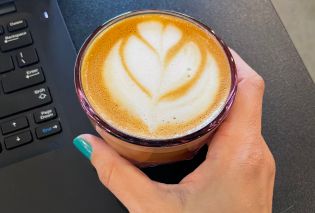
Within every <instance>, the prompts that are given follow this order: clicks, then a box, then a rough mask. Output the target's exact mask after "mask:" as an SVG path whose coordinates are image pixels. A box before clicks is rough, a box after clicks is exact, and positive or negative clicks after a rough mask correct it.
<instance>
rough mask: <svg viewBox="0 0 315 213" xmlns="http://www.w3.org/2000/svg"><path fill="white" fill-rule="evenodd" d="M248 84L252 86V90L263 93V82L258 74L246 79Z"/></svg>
mask: <svg viewBox="0 0 315 213" xmlns="http://www.w3.org/2000/svg"><path fill="white" fill-rule="evenodd" d="M248 83H249V84H250V85H251V86H253V87H254V88H256V89H259V90H261V91H263V90H264V89H265V81H264V79H263V78H262V77H261V76H260V75H258V74H255V75H253V76H252V77H250V78H249V79H248Z"/></svg>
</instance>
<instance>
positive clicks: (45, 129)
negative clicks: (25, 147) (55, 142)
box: [35, 121, 61, 139]
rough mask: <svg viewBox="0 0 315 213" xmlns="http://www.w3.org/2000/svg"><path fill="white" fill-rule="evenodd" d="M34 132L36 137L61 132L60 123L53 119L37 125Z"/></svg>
mask: <svg viewBox="0 0 315 213" xmlns="http://www.w3.org/2000/svg"><path fill="white" fill-rule="evenodd" d="M35 132H36V136H37V138H38V139H42V138H46V137H48V136H51V135H55V134H57V133H59V132H61V125H60V123H59V121H53V122H50V123H48V124H44V125H42V126H40V127H37V128H36V130H35Z"/></svg>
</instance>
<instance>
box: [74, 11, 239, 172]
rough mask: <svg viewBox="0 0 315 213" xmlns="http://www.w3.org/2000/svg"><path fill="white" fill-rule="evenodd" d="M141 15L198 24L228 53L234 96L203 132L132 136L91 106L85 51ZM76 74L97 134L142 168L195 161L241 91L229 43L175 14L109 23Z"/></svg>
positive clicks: (78, 63)
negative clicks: (115, 26)
mask: <svg viewBox="0 0 315 213" xmlns="http://www.w3.org/2000/svg"><path fill="white" fill-rule="evenodd" d="M139 14H166V15H171V16H175V17H179V18H182V19H185V20H188V21H189V22H191V23H194V24H196V25H197V26H198V27H200V28H202V29H204V30H206V31H208V32H209V33H210V34H212V35H214V37H215V38H216V39H217V40H218V42H219V44H220V45H221V46H222V48H223V50H224V51H225V54H226V56H227V58H228V61H229V65H230V70H231V88H230V93H229V96H228V98H227V100H226V103H225V107H224V108H223V109H222V111H221V112H220V113H219V114H218V116H217V117H216V118H215V119H214V120H213V121H211V122H210V123H209V124H208V125H206V126H205V127H203V128H202V129H200V130H198V131H196V132H193V133H191V134H188V135H186V136H183V137H178V138H172V139H166V140H152V139H143V138H137V137H134V136H131V135H127V134H125V133H123V132H121V131H119V130H118V129H115V128H114V127H112V126H111V125H109V124H108V123H107V122H106V120H103V119H102V118H101V117H100V116H99V115H98V113H97V112H95V111H94V109H93V108H92V106H91V105H90V104H89V101H88V100H87V98H86V96H85V94H84V91H83V88H82V84H81V79H80V76H81V75H80V71H81V70H80V69H81V62H82V59H83V57H84V54H85V50H86V49H87V48H88V47H89V44H90V43H92V42H93V40H94V38H96V37H97V36H98V35H99V33H100V32H102V31H103V30H104V29H106V28H108V27H109V26H111V25H113V24H115V23H116V22H118V21H120V20H123V19H125V18H128V17H131V16H134V15H139ZM74 72H75V87H76V92H77V95H78V98H79V101H80V103H81V106H82V108H83V110H84V111H85V113H86V114H87V116H88V117H89V119H90V121H91V122H92V125H93V126H94V127H95V129H96V131H97V132H98V133H99V134H100V135H101V137H102V138H103V139H104V140H105V141H106V142H107V143H108V144H109V145H110V146H111V147H112V148H114V149H115V150H116V151H117V152H118V153H119V154H120V155H121V156H123V157H125V158H126V159H128V160H129V161H131V162H132V163H134V164H136V165H138V166H141V167H145V166H154V165H159V164H165V163H172V162H177V161H181V160H188V159H191V158H193V156H194V155H195V154H196V153H197V152H198V150H199V149H200V148H201V147H202V146H203V145H204V144H206V143H207V142H208V141H209V140H210V138H211V136H212V135H213V134H214V131H215V129H216V128H217V127H218V126H219V125H220V124H221V123H222V121H223V120H224V119H225V117H226V116H227V114H228V112H229V110H230V108H231V106H232V104H233V101H234V98H235V94H236V89H237V72H236V66H235V62H234V59H233V57H232V54H231V52H230V50H229V48H228V47H227V46H226V45H225V43H224V42H223V41H222V40H221V39H220V38H219V37H218V36H217V35H216V34H215V32H214V31H213V30H212V29H211V28H210V27H208V26H206V25H204V24H202V23H200V22H199V21H197V20H195V19H194V18H192V17H190V16H187V15H184V14H181V13H178V12H174V11H161V10H142V11H133V12H128V13H124V14H122V15H119V16H117V17H114V18H113V19H111V20H109V21H107V22H106V23H104V24H103V25H102V26H100V27H98V28H97V29H96V30H95V31H94V32H93V33H92V34H91V35H90V36H89V37H88V38H87V39H86V41H85V42H84V44H83V45H82V47H81V49H80V51H79V53H78V56H77V60H76V64H75V69H74Z"/></svg>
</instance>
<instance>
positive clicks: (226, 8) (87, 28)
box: [58, 0, 315, 213]
mask: <svg viewBox="0 0 315 213" xmlns="http://www.w3.org/2000/svg"><path fill="white" fill-rule="evenodd" d="M58 2H59V4H60V8H61V11H62V13H63V15H64V18H65V21H66V24H67V26H68V28H69V31H70V34H71V36H72V39H73V42H74V44H75V47H76V48H77V49H79V48H80V46H81V44H82V43H83V41H84V39H85V38H86V37H87V36H88V35H89V33H90V32H91V31H92V30H93V29H95V28H96V27H97V26H98V25H100V24H102V23H103V22H105V21H106V20H108V19H109V18H111V17H114V16H116V15H118V14H120V13H122V12H126V11H130V10H137V9H144V8H151V9H171V10H176V11H180V12H183V13H186V14H188V15H191V16H193V17H196V18H198V19H200V20H201V21H202V22H204V23H206V24H208V25H209V26H211V27H212V28H213V29H214V30H215V31H216V32H217V33H218V34H219V35H220V36H221V37H222V38H223V39H224V40H225V41H226V42H227V43H228V44H229V45H230V46H231V47H232V48H234V49H235V50H236V51H237V52H239V54H240V55H242V57H243V58H244V59H245V60H246V61H247V62H248V63H249V64H250V65H251V66H252V67H253V68H254V69H255V70H257V72H259V73H260V74H261V75H262V76H263V77H264V79H265V81H266V93H265V101H264V113H263V118H264V119H263V134H264V137H265V139H266V141H267V142H268V145H269V146H270V148H271V150H272V152H273V154H274V156H275V159H276V162H277V177H276V185H275V194H274V212H303V213H305V212H314V211H315V181H314V179H315V166H314V165H315V157H314V153H315V144H314V143H315V95H314V92H315V85H314V83H313V82H312V80H311V78H310V76H309V74H308V72H307V70H306V68H305V66H304V64H303V62H302V60H301V58H300V56H299V55H298V53H297V51H296V49H295V47H294V46H293V44H292V42H291V40H290V38H289V36H288V34H287V32H286V30H285V28H284V27H283V25H282V23H281V21H280V19H279V17H278V15H277V14H276V12H275V10H274V8H273V6H272V4H271V2H270V1H268V0H238V1H231V0H197V1H193V2H192V1H189V0H180V1H179V0H178V1H176V0H159V1H145V0H129V1H125V0H115V1H98V0H93V1H92V0H90V1H85V0H73V1H71V3H70V1H69V0H59V1H58Z"/></svg>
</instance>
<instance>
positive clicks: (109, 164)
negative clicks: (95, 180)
mask: <svg viewBox="0 0 315 213" xmlns="http://www.w3.org/2000/svg"><path fill="white" fill-rule="evenodd" d="M92 163H93V165H94V166H95V168H96V170H97V175H98V177H99V179H100V181H101V182H102V183H103V184H104V185H105V186H106V187H109V185H110V182H111V180H112V177H113V175H114V173H115V168H116V165H115V161H113V160H107V161H106V162H104V160H102V159H101V158H99V157H97V156H96V157H94V158H92Z"/></svg>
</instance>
